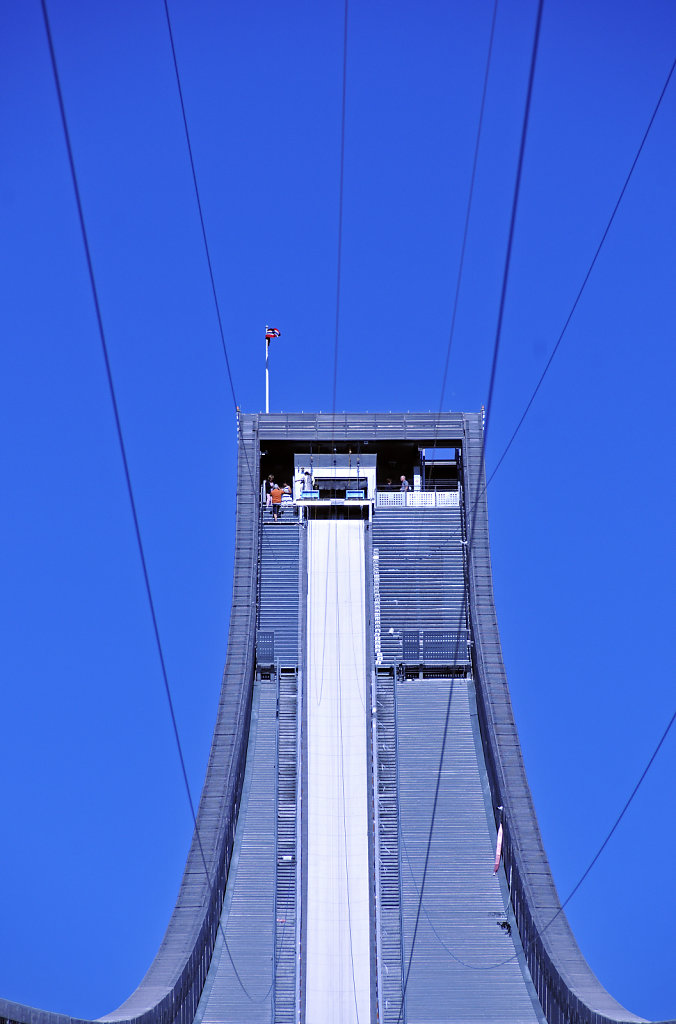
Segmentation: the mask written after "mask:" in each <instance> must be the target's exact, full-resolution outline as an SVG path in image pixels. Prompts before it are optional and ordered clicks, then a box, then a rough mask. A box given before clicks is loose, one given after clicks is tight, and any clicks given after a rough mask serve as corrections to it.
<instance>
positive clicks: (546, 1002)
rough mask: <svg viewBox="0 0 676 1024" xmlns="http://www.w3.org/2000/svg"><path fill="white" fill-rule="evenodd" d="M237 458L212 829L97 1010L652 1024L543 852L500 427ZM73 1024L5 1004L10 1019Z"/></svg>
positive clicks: (393, 421)
mask: <svg viewBox="0 0 676 1024" xmlns="http://www.w3.org/2000/svg"><path fill="white" fill-rule="evenodd" d="M238 445H239V457H238V468H237V518H236V535H235V566H234V581H233V599H232V611H231V620H230V632H229V644H228V655H227V663H226V668H225V673H224V678H223V685H222V691H221V697H220V703H219V709H218V717H217V722H216V727H215V730H214V738H213V743H212V748H211V754H210V758H209V764H208V769H207V776H206V780H205V784H204V789H203V792H202V798H201V802H200V806H199V812H198V833H199V836H197V835H196V836H195V837H194V838H193V843H192V846H191V849H190V852H189V855H188V860H187V864H186V869H185V874H184V877H183V881H182V884H181V889H180V892H179V896H178V899H177V902H176V906H175V908H174V911H173V914H172V917H171V920H170V922H169V926H168V928H167V932H166V935H165V937H164V940H163V942H162V945H161V947H160V949H159V951H158V953H157V956H156V958H155V960H154V961H153V963H152V965H151V967H150V968H149V970H148V972H147V974H146V977H145V978H144V979H143V981H142V982H141V984H140V985H139V987H138V989H137V990H136V991H135V992H134V993H133V994H132V995H131V996H130V998H129V999H128V1000H127V1001H126V1002H125V1003H124V1004H123V1005H122V1006H121V1007H120V1008H119V1009H118V1010H117V1011H115V1012H114V1013H111V1014H109V1015H108V1016H107V1017H105V1018H104V1020H107V1021H119V1022H122V1021H125V1022H130V1024H131V1022H132V1021H133V1022H135V1024H193V1022H196V1024H201V1022H205V1024H208V1022H214V1024H216V1022H218V1024H226V1022H233V1024H234V1022H240V1021H251V1022H261V1024H262V1022H277V1024H282V1022H288V1024H295V1022H300V1024H318V1022H322V1024H325V1022H331V1021H336V1022H340V1024H348V1022H351V1021H355V1022H361V1024H363V1022H365V1021H367V1020H369V1021H372V1022H374V1024H375V1022H376V1021H382V1022H386V1024H389V1022H391V1024H399V1022H409V1024H423V1022H430V1021H446V1022H463V1024H464V1022H467V1021H482V1022H490V1021H495V1022H496V1024H498V1022H499V1024H510V1022H513V1024H526V1022H535V1024H543V1022H545V1021H548V1022H550V1024H617V1022H619V1021H627V1022H629V1021H639V1020H640V1018H638V1017H636V1016H635V1015H633V1014H631V1013H630V1012H628V1011H627V1010H625V1009H624V1008H623V1007H622V1006H620V1005H619V1004H618V1003H617V1002H616V1001H615V1000H614V999H613V998H612V996H611V995H610V994H609V993H608V992H607V991H606V990H605V989H604V988H603V986H602V985H601V984H600V982H599V981H598V980H597V979H596V977H595V976H594V974H593V972H592V971H591V969H590V968H589V966H588V964H587V963H586V961H585V960H584V957H583V956H582V954H581V952H580V950H579V948H578V946H577V944H576V942H575V939H574V936H573V935H572V932H571V930H570V927H569V925H568V922H567V920H566V917H565V914H564V913H563V912H562V910H561V905H560V902H559V899H558V896H557V893H556V889H555V886H554V883H553V880H552V877H551V872H550V869H549V865H548V862H547V858H546V854H545V851H544V848H543V845H542V840H541V837H540V833H539V829H538V825H537V820H536V816H535V812H534V808H533V803H532V800H531V796H530V791H529V788H528V783H527V779H526V775H525V771H524V766H523V760H522V757H521V751H520V747H519V742H518V737H517V733H516V728H515V724H514V719H513V715H512V709H511V703H510V698H509V691H508V686H507V680H506V676H505V671H504V666H503V662H502V655H501V649H500V640H499V635H498V629H497V620H496V615H495V608H494V602H493V590H492V579H491V566H490V551H489V542H488V519H487V509H486V496H485V477H484V467H483V427H482V418H481V415H480V414H462V413H445V414H441V415H433V414H430V413H428V414H410V413H407V414H401V415H400V414H387V415H382V414H373V415H370V414H356V415H323V414H317V415H315V414H298V415H277V414H273V415H267V414H266V415H248V414H247V415H241V416H240V418H239V422H238ZM269 478H273V479H274V480H275V481H276V482H277V483H278V484H279V485H281V486H282V487H284V485H285V484H287V485H288V491H287V490H285V491H284V493H283V494H282V495H281V499H282V500H281V502H280V503H279V507H273V506H272V504H269V498H268V489H267V488H266V485H265V481H266V480H268V479H269ZM273 497H274V498H275V502H274V504H275V506H276V505H277V500H276V499H277V498H278V497H280V496H279V495H277V494H274V495H273ZM498 862H499V863H498ZM68 1020H70V1018H64V1017H63V1016H61V1015H56V1014H51V1013H49V1012H48V1011H42V1010H34V1009H32V1008H29V1007H24V1006H19V1005H17V1004H13V1003H9V1002H7V1001H6V1000H0V1024H4V1022H7V1024H9V1022H13V1024H14V1022H15V1024H66V1021H68Z"/></svg>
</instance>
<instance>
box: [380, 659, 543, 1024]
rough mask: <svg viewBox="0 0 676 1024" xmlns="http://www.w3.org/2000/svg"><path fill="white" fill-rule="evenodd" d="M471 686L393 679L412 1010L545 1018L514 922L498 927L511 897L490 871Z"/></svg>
mask: <svg viewBox="0 0 676 1024" xmlns="http://www.w3.org/2000/svg"><path fill="white" fill-rule="evenodd" d="M471 686H472V684H471V682H470V681H469V680H467V679H440V680H428V679H425V680H418V679H415V680H408V681H406V682H399V683H398V684H397V697H396V709H397V736H398V754H399V801H400V808H401V840H402V851H401V854H402V856H401V860H402V869H401V877H402V909H403V922H404V969H405V973H406V974H407V975H408V984H407V988H406V1019H407V1021H408V1024H423V1022H425V1024H428V1022H429V1024H431V1022H433V1021H462V1022H469V1021H481V1022H483V1024H539V1022H541V1021H543V1020H544V1017H543V1015H542V1011H541V1010H540V1008H539V1006H538V1007H537V1008H536V1007H535V1006H534V1001H536V999H535V993H534V990H533V989H532V986H530V990H529V987H528V984H527V981H526V979H525V978H524V974H523V971H522V968H521V964H520V962H519V959H518V955H517V948H515V944H514V939H515V938H516V937H517V936H516V929H514V935H512V936H510V935H509V934H508V933H507V931H506V930H505V929H503V928H501V927H500V926H499V922H500V921H501V920H504V919H505V905H504V901H503V893H502V891H501V888H500V880H499V878H498V877H497V876H496V875H494V874H493V861H494V854H495V829H494V828H493V827H489V822H488V820H487V818H486V810H485V804H484V793H483V787H482V780H481V770H482V767H483V766H482V764H481V762H482V760H483V759H482V757H481V752H480V751H477V750H476V748H475V743H474V735H473V730H472V704H473V700H472V694H471ZM449 700H450V716H449V726H448V735H447V741H446V748H445V753H444V758H443V762H442V763H441V775H440V785H439V790H438V793H437V790H436V783H437V775H438V772H439V767H440V752H441V750H442V747H443V739H444V727H445V722H446V714H447V709H448V707H449ZM477 755H478V756H477ZM435 801H436V809H435ZM433 812H434V827H433V828H432V831H431V837H432V838H431V843H430V853H429V860H428V863H427V874H426V878H425V887H424V891H423V899H422V905H421V906H420V914H419V919H418V910H419V905H420V893H421V888H422V880H423V875H424V872H425V863H426V858H427V849H428V840H429V837H430V829H431V826H432V816H433ZM416 923H417V933H416ZM414 934H416V941H415V946H414V947H413V936H414ZM412 948H413V958H412V960H411V949H412ZM409 961H410V962H411V967H410V974H409V973H408V971H409Z"/></svg>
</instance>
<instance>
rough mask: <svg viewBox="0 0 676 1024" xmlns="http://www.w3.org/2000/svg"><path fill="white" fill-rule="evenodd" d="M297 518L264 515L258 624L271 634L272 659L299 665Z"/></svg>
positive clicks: (286, 663) (263, 630)
mask: <svg viewBox="0 0 676 1024" xmlns="http://www.w3.org/2000/svg"><path fill="white" fill-rule="evenodd" d="M298 530H299V524H298V519H296V518H295V517H293V516H291V515H288V516H283V517H282V519H281V520H279V521H278V522H276V523H275V522H274V520H272V518H270V517H269V514H266V515H265V518H264V521H263V525H262V530H261V553H260V583H259V607H258V627H259V630H260V631H261V632H266V633H267V632H271V633H273V635H274V661H277V662H279V664H280V665H285V666H287V667H295V666H297V665H298Z"/></svg>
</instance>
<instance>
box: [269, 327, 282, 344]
mask: <svg viewBox="0 0 676 1024" xmlns="http://www.w3.org/2000/svg"><path fill="white" fill-rule="evenodd" d="M281 333H282V332H281V331H278V330H277V328H276V327H266V328H265V340H266V341H272V339H273V338H279V337H280V336H281Z"/></svg>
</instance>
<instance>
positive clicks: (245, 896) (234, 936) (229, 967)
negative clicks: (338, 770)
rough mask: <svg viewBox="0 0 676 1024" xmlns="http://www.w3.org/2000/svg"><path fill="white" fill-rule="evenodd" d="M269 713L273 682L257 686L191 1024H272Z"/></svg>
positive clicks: (272, 747) (272, 758) (273, 706)
mask: <svg viewBox="0 0 676 1024" xmlns="http://www.w3.org/2000/svg"><path fill="white" fill-rule="evenodd" d="M276 710H277V686H276V682H275V681H274V680H272V681H270V680H265V681H261V680H257V681H256V683H255V695H254V705H253V712H252V718H251V730H250V737H249V750H248V757H247V766H246V775H245V778H244V788H243V792H242V807H241V813H240V816H239V821H238V824H237V835H236V839H235V848H234V852H233V857H232V863H231V866H230V873H229V876H228V885H227V889H226V894H225V900H224V903H223V912H222V914H221V929H222V931H219V934H218V936H217V938H216V946H215V949H214V954H213V957H212V959H211V965H210V967H209V973H208V975H207V980H206V984H205V986H204V991H203V993H202V998H201V1000H200V1003H199V1007H198V1009H197V1014H196V1016H195V1024H269V1022H270V1021H271V1018H272V1000H273V976H274V967H275V957H274V948H275V942H274V939H275V817H276V806H275V805H276V799H275V798H276V788H277V787H276V760H277V750H276V747H277V742H276V739H277V735H276V734H277V725H276ZM226 943H227V947H226Z"/></svg>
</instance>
